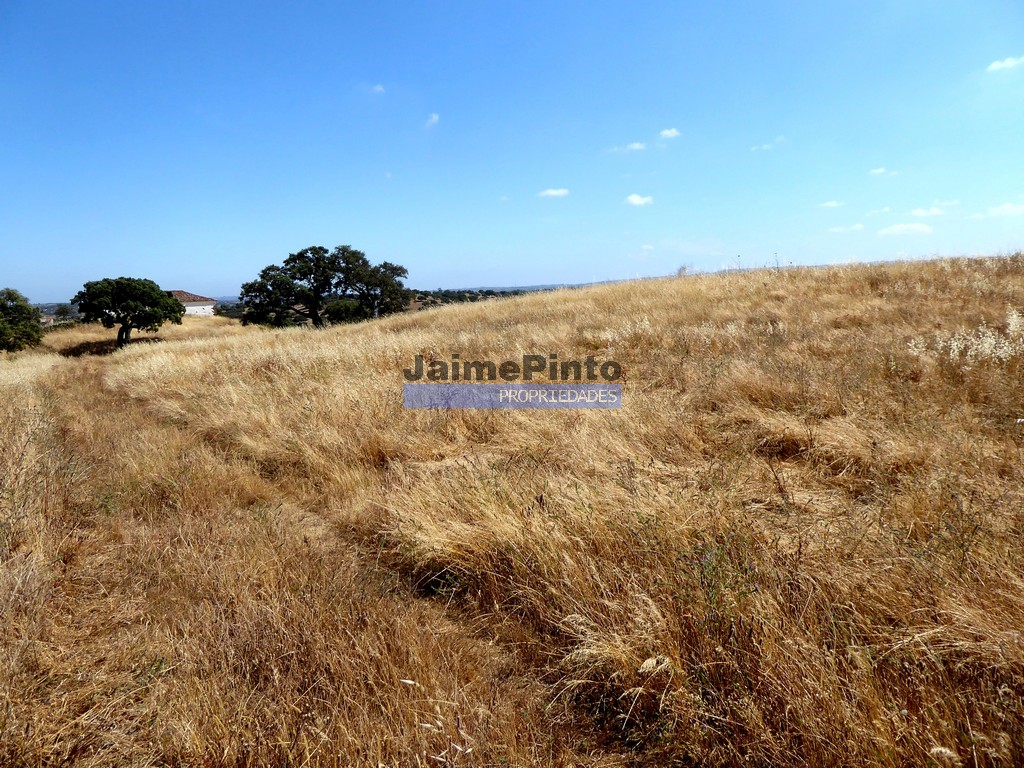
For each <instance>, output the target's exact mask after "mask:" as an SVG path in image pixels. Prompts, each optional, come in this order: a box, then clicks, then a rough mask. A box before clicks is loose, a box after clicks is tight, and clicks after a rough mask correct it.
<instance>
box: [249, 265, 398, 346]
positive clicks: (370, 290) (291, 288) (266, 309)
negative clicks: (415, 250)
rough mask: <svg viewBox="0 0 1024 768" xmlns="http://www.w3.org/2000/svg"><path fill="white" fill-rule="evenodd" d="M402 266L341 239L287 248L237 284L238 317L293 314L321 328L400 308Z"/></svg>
mask: <svg viewBox="0 0 1024 768" xmlns="http://www.w3.org/2000/svg"><path fill="white" fill-rule="evenodd" d="M407 276H408V271H407V270H406V269H405V267H401V266H399V265H397V264H392V263H390V262H387V261H385V262H381V263H380V264H377V265H373V264H370V261H369V259H367V258H366V254H364V253H363V252H362V251H357V250H355V249H354V248H351V247H349V246H347V245H339V246H337V247H336V248H334V250H332V251H328V250H327V248H325V247H323V246H321V245H315V246H311V247H309V248H304V249H303V250H301V251H299V252H298V253H293V254H291V255H289V256H288V258H287V259H285V260H284V264H282V265H281V266H278V265H276V264H271V265H270V266H268V267H265V268H264V269H263V270H262V271H260V274H259V277H258V278H257V279H256V280H253V281H251V282H248V283H245V284H244V285H242V290H241V294H240V299H241V302H242V304H243V306H244V307H245V315H244V316H243V321H244V322H253V323H263V324H267V325H279V326H280V325H288V324H289V323H291V322H293V321H294V320H295V319H296V318H302V319H305V320H308V321H309V322H311V323H312V324H313V325H314V326H315V327H317V328H322V327H323V326H324V325H325V321H331V322H348V321H354V320H363V319H366V318H370V317H380V316H382V315H387V314H391V313H393V312H400V311H402V310H404V309H405V308H406V306H407V305H408V302H409V291H408V290H407V289H406V288H405V287H404V286H403V285H402V280H403V279H404V278H405V277H407Z"/></svg>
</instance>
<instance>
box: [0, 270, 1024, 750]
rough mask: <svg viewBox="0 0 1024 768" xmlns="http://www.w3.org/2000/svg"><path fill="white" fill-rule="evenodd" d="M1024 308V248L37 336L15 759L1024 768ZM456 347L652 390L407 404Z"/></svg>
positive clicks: (4, 367) (12, 671)
mask: <svg viewBox="0 0 1024 768" xmlns="http://www.w3.org/2000/svg"><path fill="white" fill-rule="evenodd" d="M1022 312H1024V256H1022V255H1020V254H1017V255H1015V256H1012V257H1006V258H998V259H977V260H944V261H936V262H928V263H906V264H892V265H869V266H849V267H833V268H823V269H813V270H799V269H791V270H782V271H772V270H767V271H756V272H743V273H733V274H722V275H709V276H696V277H685V278H678V279H666V280H658V281H644V282H634V283H624V284H618V285H608V286H600V287H594V288H588V289H581V290H566V291H557V292H553V293H547V294H542V295H531V296H525V297H520V298H516V299H506V300H500V301H491V302H486V303H483V304H473V305H466V306H457V307H446V308H443V309H438V310H431V311H429V312H421V313H416V314H414V315H403V316H398V317H392V318H387V319H384V320H381V321H375V322H372V323H366V324H361V325H356V326H350V327H340V328H333V329H329V330H327V331H324V332H319V333H317V332H310V331H305V330H288V331H263V330H258V329H242V328H240V327H239V326H230V325H226V324H223V322H222V321H219V320H217V319H213V320H211V321H206V320H205V319H203V318H186V325H185V326H184V327H183V328H182V329H175V330H174V331H172V332H171V333H168V334H162V335H164V336H166V337H167V340H166V341H164V342H163V343H158V344H141V343H140V344H133V345H132V346H131V347H129V348H128V349H126V350H123V351H121V352H117V353H115V354H111V355H107V356H95V355H88V354H86V355H82V356H79V357H63V356H61V355H59V354H57V352H58V351H59V350H62V349H64V350H66V349H68V348H72V349H77V350H78V351H83V350H84V351H88V350H90V349H91V348H90V347H89V346H88V344H89V343H91V341H90V338H86V337H87V336H88V334H90V333H92V331H91V330H89V329H84V330H76V331H73V332H72V333H76V334H78V335H77V336H75V337H73V338H72V337H68V338H67V339H66V340H63V341H62V337H61V336H60V335H59V333H64V332H58V334H54V335H51V336H50V337H49V338H48V345H49V350H48V351H43V352H35V353H31V354H26V353H22V354H21V355H18V356H8V357H7V358H5V359H3V360H0V391H2V394H3V405H2V406H0V416H2V419H0V424H2V426H0V433H2V434H0V438H3V446H4V447H3V448H2V449H0V479H3V495H2V496H0V613H2V615H3V617H4V622H3V624H2V626H0V643H2V644H0V652H2V654H3V659H2V663H0V758H2V760H3V762H5V763H8V764H25V765H30V764H31V765H36V764H54V765H55V764H58V763H60V764H67V763H68V762H70V763H74V764H82V765H109V764H114V763H121V764H128V763H131V764H132V765H198V764H203V765H286V764H290V765H339V766H341V765H372V766H377V765H427V764H431V765H460V766H471V765H473V766H475V765H481V766H483V765H488V766H490V765H563V766H568V765H603V766H611V765H670V764H680V765H692V764H701V765H735V764H740V763H743V764H756V765H822V766H824V765H851V766H852V765H864V764H873V765H885V766H897V765H908V764H929V763H931V764H949V765H953V764H959V763H961V762H962V763H963V764H965V765H975V764H977V765H1014V764H1021V763H1024V751H1022V747H1021V745H1022V744H1024V702H1022V698H1021V697H1022V694H1024V637H1022V634H1021V631H1022V630H1021V628H1022V627H1024V582H1022V576H1024V571H1022V554H1021V536H1022V533H1024V466H1022V462H1021V446H1022V440H1024V422H1021V421H1020V420H1021V419H1024V391H1022V387H1021V384H1020V382H1021V373H1022V372H1024V319H1022V317H1021V313H1022ZM214 321H216V323H217V324H214ZM97 338H99V337H98V336H97ZM83 345H85V346H83ZM453 352H458V353H461V354H462V356H463V358H464V359H485V358H489V359H492V360H495V361H502V360H507V359H517V358H519V357H521V356H522V355H523V354H548V353H552V354H557V355H558V356H559V357H560V358H561V359H563V360H568V359H582V358H585V357H586V356H587V355H595V356H597V357H598V358H600V359H615V360H617V361H619V362H620V363H621V364H622V365H623V368H624V370H625V383H624V387H623V389H624V405H623V407H622V408H621V409H620V410H605V411H414V410H405V409H403V408H402V399H401V397H402V388H401V385H402V383H403V378H402V369H403V368H404V367H407V366H409V365H410V364H411V363H412V361H413V358H414V356H415V355H417V354H422V355H424V356H426V357H428V358H430V357H433V358H439V359H449V358H450V355H451V354H452V353H453ZM62 761H65V762H63V763H62Z"/></svg>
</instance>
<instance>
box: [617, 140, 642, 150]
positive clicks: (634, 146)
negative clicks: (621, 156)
mask: <svg viewBox="0 0 1024 768" xmlns="http://www.w3.org/2000/svg"><path fill="white" fill-rule="evenodd" d="M645 149H647V145H646V144H645V143H644V142H642V141H632V142H630V143H629V144H627V145H626V146H624V147H612V149H611V151H612V152H643V151H644V150H645Z"/></svg>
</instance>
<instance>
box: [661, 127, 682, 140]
mask: <svg viewBox="0 0 1024 768" xmlns="http://www.w3.org/2000/svg"><path fill="white" fill-rule="evenodd" d="M658 135H659V136H661V138H663V139H676V138H679V131H678V130H677V129H675V128H666V129H665V130H663V131H662V132H661V133H659V134H658Z"/></svg>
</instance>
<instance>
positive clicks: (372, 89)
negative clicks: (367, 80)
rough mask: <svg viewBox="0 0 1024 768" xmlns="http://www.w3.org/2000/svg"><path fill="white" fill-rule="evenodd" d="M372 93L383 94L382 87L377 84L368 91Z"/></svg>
mask: <svg viewBox="0 0 1024 768" xmlns="http://www.w3.org/2000/svg"><path fill="white" fill-rule="evenodd" d="M370 91H371V92H372V93H384V86H383V85H381V84H380V83H377V84H376V85H375V86H373V88H371V89H370Z"/></svg>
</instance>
